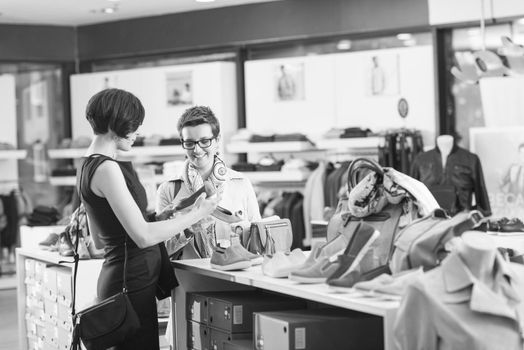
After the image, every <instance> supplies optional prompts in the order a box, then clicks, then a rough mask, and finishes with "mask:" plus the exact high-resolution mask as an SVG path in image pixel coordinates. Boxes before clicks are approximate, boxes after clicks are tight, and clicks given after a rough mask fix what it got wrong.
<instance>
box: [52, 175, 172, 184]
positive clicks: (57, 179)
mask: <svg viewBox="0 0 524 350" xmlns="http://www.w3.org/2000/svg"><path fill="white" fill-rule="evenodd" d="M154 179H155V183H156V184H157V185H159V184H161V183H162V182H164V181H168V180H170V177H169V176H166V175H155V177H154ZM49 183H50V184H51V185H53V186H75V185H76V177H75V176H52V177H50V178H49Z"/></svg>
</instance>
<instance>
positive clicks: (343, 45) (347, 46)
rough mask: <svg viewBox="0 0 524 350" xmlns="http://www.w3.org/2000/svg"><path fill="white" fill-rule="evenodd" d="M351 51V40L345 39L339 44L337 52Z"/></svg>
mask: <svg viewBox="0 0 524 350" xmlns="http://www.w3.org/2000/svg"><path fill="white" fill-rule="evenodd" d="M349 49H351V40H347V39H344V40H340V41H339V42H338V43H337V50H349Z"/></svg>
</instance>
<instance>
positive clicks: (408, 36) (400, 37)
mask: <svg viewBox="0 0 524 350" xmlns="http://www.w3.org/2000/svg"><path fill="white" fill-rule="evenodd" d="M412 37H413V35H411V34H409V33H400V34H397V39H398V40H410V39H411V38H412Z"/></svg>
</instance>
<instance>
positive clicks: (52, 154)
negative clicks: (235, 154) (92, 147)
mask: <svg viewBox="0 0 524 350" xmlns="http://www.w3.org/2000/svg"><path fill="white" fill-rule="evenodd" d="M86 150H87V149H86V148H65V149H50V150H48V151H47V152H48V155H49V158H51V159H74V158H81V157H83V156H84V155H85V154H86ZM184 154H185V151H184V149H183V148H182V146H179V145H178V146H143V147H134V148H132V149H131V150H130V151H129V152H119V154H118V156H120V157H122V158H133V157H165V156H182V155H184Z"/></svg>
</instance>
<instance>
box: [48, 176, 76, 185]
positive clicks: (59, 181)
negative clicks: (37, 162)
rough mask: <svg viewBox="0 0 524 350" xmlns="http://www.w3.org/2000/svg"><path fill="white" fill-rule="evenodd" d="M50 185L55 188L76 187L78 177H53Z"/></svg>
mask: <svg viewBox="0 0 524 350" xmlns="http://www.w3.org/2000/svg"><path fill="white" fill-rule="evenodd" d="M49 183H50V184H51V185H53V186H75V185H76V176H51V177H50V178H49Z"/></svg>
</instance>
